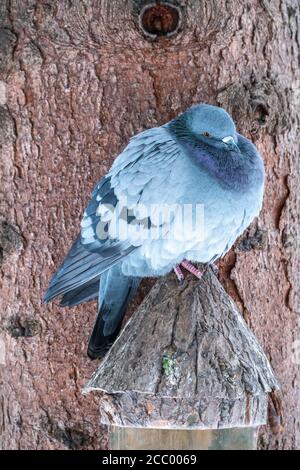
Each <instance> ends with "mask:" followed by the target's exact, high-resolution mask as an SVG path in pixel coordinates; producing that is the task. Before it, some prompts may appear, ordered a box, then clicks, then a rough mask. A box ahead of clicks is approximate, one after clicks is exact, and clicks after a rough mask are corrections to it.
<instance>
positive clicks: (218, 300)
mask: <svg viewBox="0 0 300 470" xmlns="http://www.w3.org/2000/svg"><path fill="white" fill-rule="evenodd" d="M276 389H278V383H277V381H276V378H275V377H274V375H273V372H272V369H271V366H270V364H269V362H268V359H267V357H266V355H265V354H264V352H263V350H262V348H261V347H260V345H259V344H258V342H257V339H256V338H255V336H254V335H253V333H252V332H251V331H250V330H249V328H248V326H247V325H246V323H245V321H244V320H243V318H242V316H241V314H240V313H239V311H238V309H237V307H236V305H235V304H234V302H233V301H232V299H231V298H230V297H229V296H228V294H227V293H226V292H225V290H224V288H223V287H222V285H221V284H220V282H219V280H218V279H217V277H216V276H215V274H214V273H213V271H212V270H211V269H210V268H209V269H205V273H204V275H203V278H202V279H201V280H200V281H199V280H198V279H196V278H194V277H192V276H187V278H186V280H185V282H184V284H183V285H178V282H177V280H176V278H175V276H174V274H173V273H170V274H169V275H167V276H166V277H164V278H161V279H159V280H158V281H157V283H156V284H155V285H154V287H153V288H152V290H151V291H150V293H149V294H148V296H147V297H146V298H145V300H144V301H143V303H142V304H141V305H140V306H139V308H138V309H137V311H136V312H135V314H134V315H133V317H132V318H131V319H130V321H129V322H128V323H127V325H126V326H125V328H124V329H123V331H122V332H121V334H120V336H119V337H118V339H117V340H116V342H115V343H114V345H113V346H112V348H111V350H110V351H109V353H108V354H107V356H106V357H105V359H104V360H103V362H102V363H101V364H100V366H99V368H98V370H97V371H96V372H95V373H94V375H93V376H92V378H91V379H90V381H89V382H88V383H87V385H86V387H85V389H84V393H88V392H90V391H101V392H104V394H103V398H102V400H101V410H100V416H101V423H102V424H107V425H115V426H118V427H129V428H156V429H169V430H170V429H174V430H206V431H207V430H220V429H228V428H249V427H251V428H256V427H257V426H260V425H263V424H265V423H266V420H267V405H268V394H269V393H270V392H273V391H274V390H276ZM115 431H116V429H115ZM117 440H118V442H120V439H117ZM121 441H124V436H123V438H122V439H121ZM152 445H153V444H152Z"/></svg>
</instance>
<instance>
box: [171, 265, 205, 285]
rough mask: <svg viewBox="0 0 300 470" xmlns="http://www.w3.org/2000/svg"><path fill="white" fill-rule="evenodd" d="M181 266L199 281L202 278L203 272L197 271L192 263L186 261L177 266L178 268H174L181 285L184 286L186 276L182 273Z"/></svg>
mask: <svg viewBox="0 0 300 470" xmlns="http://www.w3.org/2000/svg"><path fill="white" fill-rule="evenodd" d="M180 265H181V266H182V267H183V268H185V269H186V270H187V271H189V272H190V273H192V274H194V276H196V277H197V278H198V279H201V278H202V275H203V272H202V271H200V270H199V269H197V268H196V267H195V266H193V265H192V263H190V262H189V261H187V260H186V259H185V260H183V261H182V262H181V263H180V264H176V266H174V268H173V269H174V272H175V274H176V277H177V279H178V281H179V284H182V283H183V281H184V274H183V272H182V271H181V267H180Z"/></svg>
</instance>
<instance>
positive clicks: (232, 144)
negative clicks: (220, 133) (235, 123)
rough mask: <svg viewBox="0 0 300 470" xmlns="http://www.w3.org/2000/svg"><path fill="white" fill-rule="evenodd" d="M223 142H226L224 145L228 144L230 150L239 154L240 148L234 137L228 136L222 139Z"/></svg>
mask: <svg viewBox="0 0 300 470" xmlns="http://www.w3.org/2000/svg"><path fill="white" fill-rule="evenodd" d="M222 142H224V144H226V146H227V148H228V149H229V150H232V151H234V152H239V148H238V146H237V144H236V143H235V141H234V138H233V137H232V135H228V136H227V137H224V138H223V139H222Z"/></svg>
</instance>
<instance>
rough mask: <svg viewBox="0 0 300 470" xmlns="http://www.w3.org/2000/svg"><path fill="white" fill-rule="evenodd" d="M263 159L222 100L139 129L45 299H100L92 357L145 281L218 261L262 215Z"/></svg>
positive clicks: (96, 196) (100, 352)
mask: <svg viewBox="0 0 300 470" xmlns="http://www.w3.org/2000/svg"><path fill="white" fill-rule="evenodd" d="M264 179H265V175H264V164H263V160H262V157H261V156H260V154H259V152H258V150H257V149H256V147H255V146H254V144H253V143H252V142H251V141H250V140H248V139H247V138H246V137H244V136H242V135H241V134H239V133H238V132H237V131H236V127H235V124H234V121H233V119H232V118H231V116H230V115H229V114H228V113H227V112H226V111H225V110H224V109H222V108H220V107H216V106H212V105H208V104H197V105H193V106H191V107H190V108H188V109H187V110H186V111H185V112H184V113H182V114H180V115H178V116H177V117H176V118H174V119H173V120H171V121H169V122H168V123H166V124H164V125H162V126H160V127H155V128H152V129H148V130H146V131H143V132H141V133H139V134H137V135H135V136H134V137H132V138H131V139H130V141H129V143H128V145H127V147H126V148H125V149H124V150H123V151H122V152H121V154H120V155H119V156H118V157H117V158H116V160H115V161H114V163H113V165H112V167H111V169H110V170H109V172H108V173H107V174H106V175H105V176H104V177H103V178H102V179H101V180H100V182H99V183H98V184H97V185H96V187H95V188H94V190H93V192H92V196H91V199H90V201H89V203H88V206H87V208H86V210H85V211H84V214H83V218H82V221H81V228H80V233H79V235H78V236H77V238H76V240H75V241H74V243H73V245H72V246H71V248H70V251H69V253H68V254H67V256H66V258H65V260H64V262H63V263H62V265H61V266H60V267H59V269H58V271H57V272H56V273H55V275H54V276H53V278H52V280H51V282H50V285H49V288H48V290H47V292H46V294H45V297H44V300H45V301H46V302H49V301H50V300H52V299H54V298H55V297H57V296H60V297H61V302H60V305H61V306H62V307H65V306H68V307H73V306H75V305H79V304H81V303H83V302H87V301H89V300H91V299H95V298H98V312H97V316H96V322H95V326H94V329H93V332H92V334H91V336H90V339H89V344H88V350H87V354H88V356H89V357H90V358H91V359H95V358H102V357H104V355H105V354H106V353H107V351H108V350H109V348H110V347H111V345H112V344H113V342H114V341H115V339H116V337H117V336H118V334H119V331H120V329H121V324H122V319H123V317H124V314H125V312H126V309H127V307H128V304H129V303H130V301H131V299H132V298H133V296H134V295H135V293H136V291H137V289H138V287H139V284H140V282H141V279H142V278H144V277H157V276H162V275H165V274H166V273H169V272H170V271H172V269H174V271H175V274H176V276H177V277H178V279H179V281H181V282H182V280H183V279H184V274H183V271H182V268H183V269H185V270H188V271H190V272H192V273H193V274H195V275H196V276H197V277H199V278H201V275H202V273H201V271H199V270H198V268H196V267H195V266H193V264H192V262H200V263H204V264H205V265H212V263H214V262H215V261H217V260H218V259H219V258H221V257H223V256H224V255H225V253H227V251H228V250H229V249H230V248H231V246H232V245H233V244H234V242H235V240H236V239H237V237H239V235H241V234H242V233H243V231H244V230H245V229H246V228H247V227H248V226H249V224H250V223H251V222H252V220H253V219H254V218H255V217H257V216H258V215H259V212H260V209H261V206H262V200H263V191H264Z"/></svg>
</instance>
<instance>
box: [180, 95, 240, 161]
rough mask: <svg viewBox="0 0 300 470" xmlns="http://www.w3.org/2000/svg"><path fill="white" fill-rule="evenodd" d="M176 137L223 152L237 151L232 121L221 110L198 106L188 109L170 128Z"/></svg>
mask: <svg viewBox="0 0 300 470" xmlns="http://www.w3.org/2000/svg"><path fill="white" fill-rule="evenodd" d="M172 128H173V131H175V133H176V134H177V135H178V137H179V138H180V137H185V138H190V139H191V140H196V141H200V142H203V143H204V144H206V145H209V146H212V147H215V148H220V149H223V150H225V149H226V150H233V151H235V152H236V151H239V149H238V146H237V133H236V128H235V124H234V122H233V120H232V119H231V117H230V116H229V114H228V113H227V112H226V111H225V110H224V109H222V108H218V107H217V106H211V105H209V104H198V105H194V106H192V107H191V108H189V109H188V110H187V111H186V112H185V113H183V114H182V115H181V116H179V118H177V120H176V119H175V122H174V125H173V126H172Z"/></svg>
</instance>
